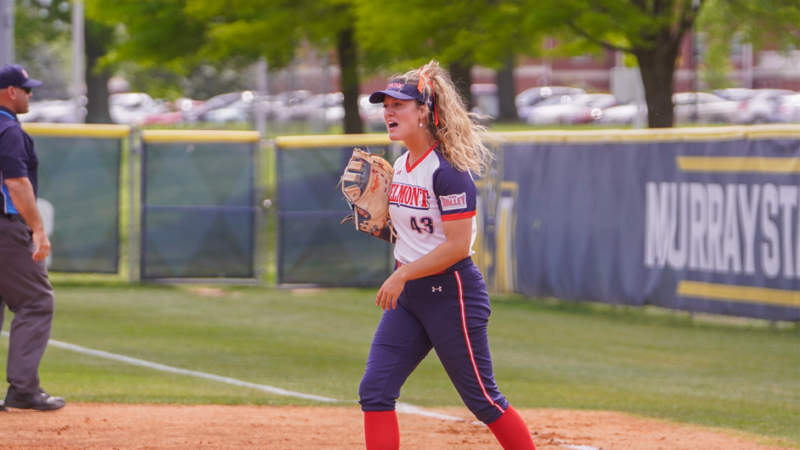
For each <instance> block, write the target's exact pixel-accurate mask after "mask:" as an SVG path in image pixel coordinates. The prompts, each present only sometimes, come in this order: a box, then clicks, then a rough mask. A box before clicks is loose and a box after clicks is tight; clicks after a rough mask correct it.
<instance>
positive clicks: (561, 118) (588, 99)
mask: <svg viewBox="0 0 800 450" xmlns="http://www.w3.org/2000/svg"><path fill="white" fill-rule="evenodd" d="M616 104H617V99H616V98H615V97H614V96H613V95H611V94H578V95H554V96H552V97H550V98H549V99H547V100H544V101H542V102H539V105H538V106H537V107H536V108H534V109H532V110H531V111H530V112H529V114H528V119H527V121H528V123H530V124H534V125H553V124H571V123H585V122H589V121H591V120H592V117H593V116H594V117H599V116H600V112H601V111H602V110H603V109H605V108H608V107H611V106H614V105H616Z"/></svg>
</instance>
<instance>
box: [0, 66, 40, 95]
mask: <svg viewBox="0 0 800 450" xmlns="http://www.w3.org/2000/svg"><path fill="white" fill-rule="evenodd" d="M41 85H42V82H41V81H39V80H34V79H33V78H31V77H29V76H28V72H25V69H23V68H22V66H20V65H19V64H4V65H3V67H1V68H0V89H2V88H7V87H9V86H16V87H23V88H35V87H39V86H41Z"/></svg>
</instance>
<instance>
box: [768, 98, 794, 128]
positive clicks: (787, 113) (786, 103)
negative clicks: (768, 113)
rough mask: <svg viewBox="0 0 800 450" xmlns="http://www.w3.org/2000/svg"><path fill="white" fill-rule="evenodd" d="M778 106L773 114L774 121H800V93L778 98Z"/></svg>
mask: <svg viewBox="0 0 800 450" xmlns="http://www.w3.org/2000/svg"><path fill="white" fill-rule="evenodd" d="M777 103H778V107H777V108H775V111H774V112H773V114H772V122H778V123H800V93H794V94H792V95H784V96H781V97H779V98H778V102H777Z"/></svg>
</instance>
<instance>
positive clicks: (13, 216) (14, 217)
mask: <svg viewBox="0 0 800 450" xmlns="http://www.w3.org/2000/svg"><path fill="white" fill-rule="evenodd" d="M2 217H5V218H6V219H8V220H19V221H20V222H25V219H23V218H22V216H21V215H19V214H2Z"/></svg>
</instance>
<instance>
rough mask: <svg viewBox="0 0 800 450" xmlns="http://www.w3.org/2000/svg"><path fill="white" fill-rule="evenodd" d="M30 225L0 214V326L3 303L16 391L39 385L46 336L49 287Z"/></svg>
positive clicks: (49, 317)
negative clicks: (8, 320) (10, 315)
mask: <svg viewBox="0 0 800 450" xmlns="http://www.w3.org/2000/svg"><path fill="white" fill-rule="evenodd" d="M33 252H34V245H33V238H32V233H31V229H30V228H29V227H28V225H26V224H25V222H23V221H22V220H20V219H18V218H13V219H12V218H8V217H6V216H3V215H0V329H2V326H3V318H4V317H3V316H4V313H5V305H8V309H10V310H11V311H12V312H13V313H14V320H13V321H12V322H11V333H10V334H11V338H10V339H9V343H8V365H7V366H6V371H7V379H8V383H9V384H10V385H11V386H13V387H14V389H16V390H17V391H18V392H20V393H34V392H36V391H38V389H39V362H40V361H41V360H42V356H43V355H44V350H45V347H47V341H48V339H50V326H51V324H52V322H53V309H54V303H55V302H54V299H53V287H52V286H51V285H50V280H49V279H48V277H47V267H46V266H45V262H44V260H42V261H39V262H36V261H34V260H33V258H32V255H33Z"/></svg>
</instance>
